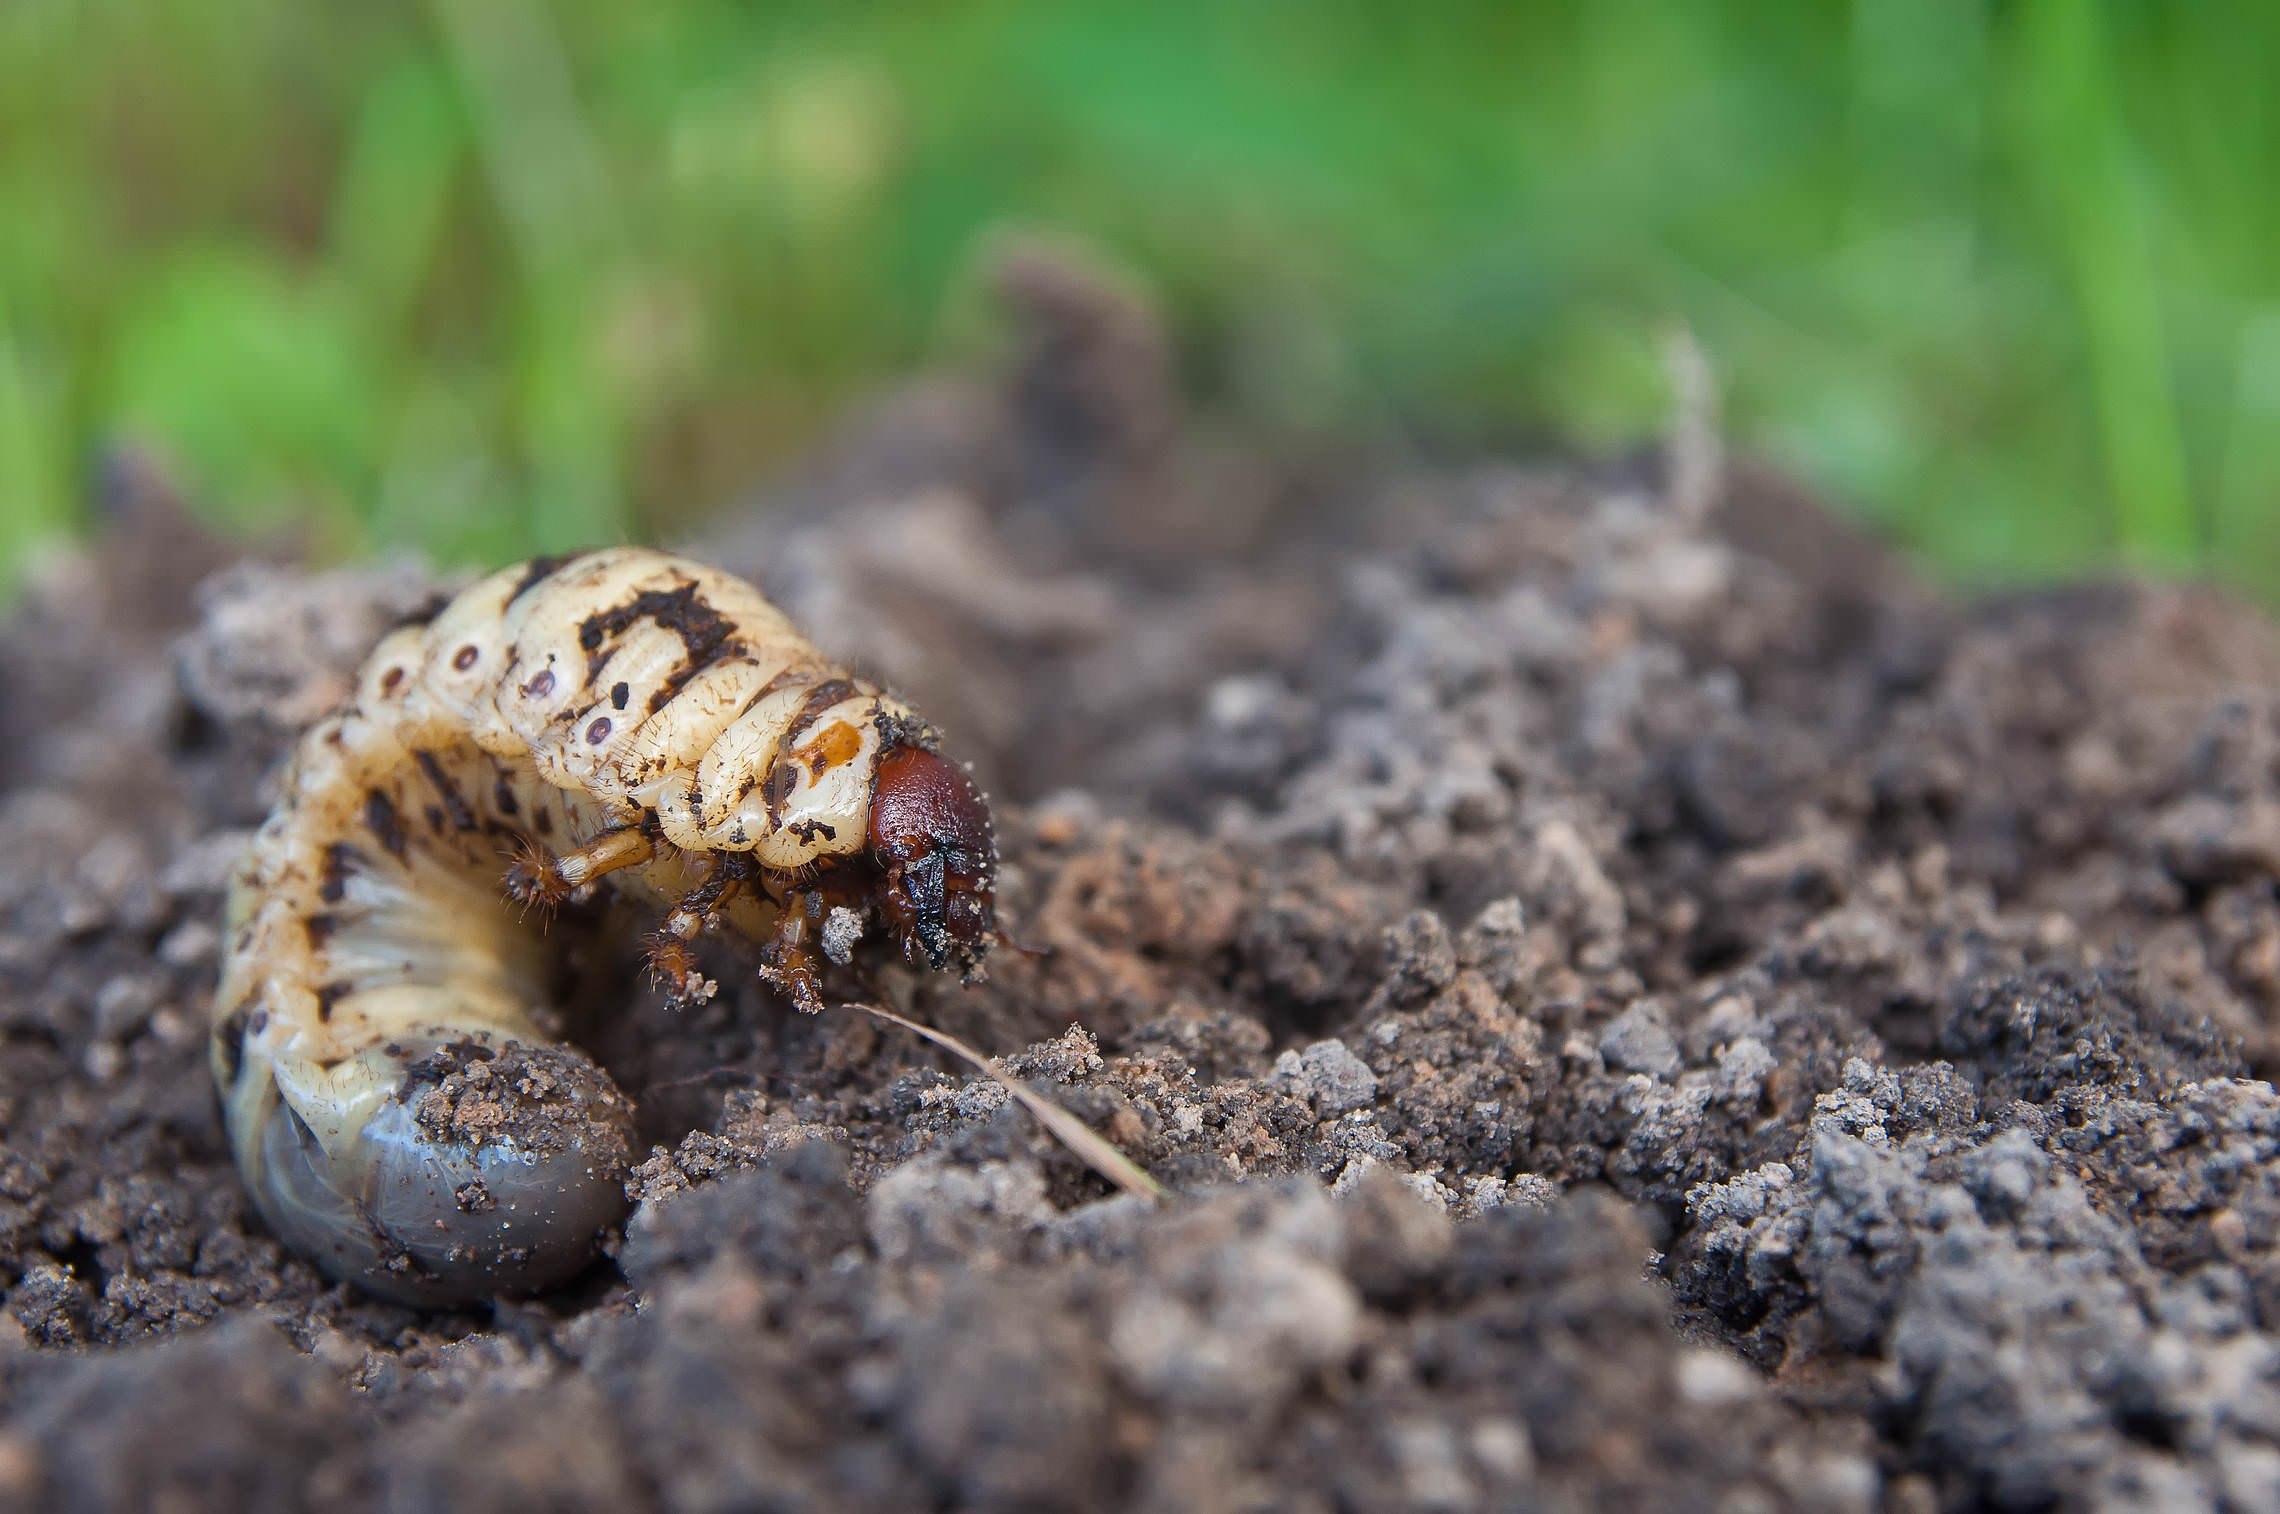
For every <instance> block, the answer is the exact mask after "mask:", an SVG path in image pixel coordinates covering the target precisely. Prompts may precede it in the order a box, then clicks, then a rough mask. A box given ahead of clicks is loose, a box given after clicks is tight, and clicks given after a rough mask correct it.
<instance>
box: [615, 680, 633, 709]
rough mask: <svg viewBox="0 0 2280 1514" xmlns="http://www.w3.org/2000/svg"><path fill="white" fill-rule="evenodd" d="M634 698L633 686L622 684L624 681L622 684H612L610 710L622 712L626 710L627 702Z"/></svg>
mask: <svg viewBox="0 0 2280 1514" xmlns="http://www.w3.org/2000/svg"><path fill="white" fill-rule="evenodd" d="M632 697H633V686H632V685H631V684H628V683H625V682H622V681H621V682H618V683H613V684H611V685H610V708H611V709H613V710H622V709H624V708H625V702H626V701H627V700H628V699H631V698H632Z"/></svg>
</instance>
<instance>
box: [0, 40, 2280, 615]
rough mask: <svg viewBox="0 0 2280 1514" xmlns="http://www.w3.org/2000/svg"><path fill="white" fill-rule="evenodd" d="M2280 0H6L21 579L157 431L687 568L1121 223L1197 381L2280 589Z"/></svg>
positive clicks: (346, 522)
mask: <svg viewBox="0 0 2280 1514" xmlns="http://www.w3.org/2000/svg"><path fill="white" fill-rule="evenodd" d="M2276 57H2280V7H2275V6H2269V5H2262V4H2254V3H2244V4H2238V5H2226V4H2219V3H2206V4H2193V5H2172V4H2164V3H2155V0H2141V3H2119V0H2117V3H2111V4H2099V3H2094V0H2015V3H2002V4H1998V3H1993V0H1852V3H1849V4H1846V3H1834V4H1832V3H1827V0H1792V3H1753V4H1744V3H1739V0H1733V3H1707V0H1706V3H1693V4H1663V3H1654V4H1647V3H1628V0H1613V3H1595V4H1591V5H1588V6H1575V7H1562V8H1559V9H1557V10H1554V9H1551V8H1539V7H1534V6H1527V5H1515V4H1510V3H1479V4H1461V3H1446V4H1439V5H1431V6H1406V5H1392V4H1387V5H1354V4H1339V3H1336V0H1258V3H1242V0H1220V3H1195V4H1180V3H1171V0H1158V3H1153V4H1130V5H1122V4H1078V3H1070V4H1055V3H1048V0H1038V3H1030V4H1015V3H1006V0H996V3H991V0H976V3H963V4H959V3H947V0H945V3H930V4H917V5H907V6H894V7H886V6H860V5H845V4H833V5H825V4H813V5H807V4H775V5H771V4H759V3H753V0H742V3H732V0H687V3H669V0H644V3H640V4H624V3H620V0H551V3H550V0H458V3H454V0H428V3H426V4H420V3H412V0H366V3H360V4H356V5H324V4H311V3H309V0H138V3H133V4H129V3H124V0H116V3H112V0H0V568H5V567H7V566H8V565H10V564H13V563H15V562H17V561H19V560H20V559H21V556H22V554H23V553H24V552H25V551H26V550H27V549H28V548H29V547H30V546H32V545H33V544H35V543H36V542H38V541H40V540H42V539H44V538H47V537H51V536H54V535H57V534H61V533H64V532H68V531H70V530H72V529H74V528H75V527H76V526H77V525H79V524H81V523H83V517H84V516H85V514H86V513H87V510H88V506H87V504H86V492H87V491H86V487H85V479H86V476H87V472H88V466H87V460H88V459H89V458H90V457H91V456H92V455H94V454H95V453H96V452H97V451H98V450H99V449H100V448H101V447H103V446H104V445H106V444H108V443H110V442H112V441H115V440H118V439H122V438H133V439H138V440H142V441H145V442H149V443H152V444H155V445H157V446H159V447H161V448H162V449H164V451H165V452H166V453H168V454H169V455H171V456H172V457H173V458H174V459H175V460H176V462H177V464H178V466H179V469H180V471H181V473H182V474H183V476H184V477H185V478H186V479H187V480H188V481H189V482H190V484H191V485H192V487H193V489H194V492H195V493H196V496H197V497H198V499H199V500H200V501H201V502H202V503H203V504H205V505H206V506H207V507H209V508H210V509H211V510H212V511H213V512H214V513H215V515H216V516H217V517H218V518H220V519H222V520H224V521H226V522H228V523H230V524H232V525H236V526H240V527H276V526H279V525H283V524H294V525H297V526H298V527H299V528H300V529H301V530H302V531H303V532H304V534H306V535H308V536H310V537H311V538H312V539H313V541H314V543H315V544H316V545H317V546H319V547H320V548H321V549H323V550H327V551H333V552H354V551H362V550H369V549H371V548H373V547H375V546H378V545H381V544H386V543H396V542H406V543H413V544H417V545H420V546H422V547H425V548H427V549H429V550H431V551H433V552H436V553H438V554H440V555H442V556H444V557H446V558H451V559H467V560H493V559H503V558H506V557H508V556H511V555H515V554H519V553H522V552H525V551H527V550H530V549H533V548H537V547H545V546H558V545H563V544H567V543H572V542H578V541H588V540H593V539H597V538H610V537H616V536H621V535H631V536H646V535H655V534H657V533H659V532H662V531H666V530H670V529H671V528H672V527H673V526H674V525H675V524H676V523H677V522H680V521H683V520H686V519H688V518H690V517H691V516H693V515H695V514H697V513H701V511H703V510H704V509H706V508H708V507H711V506H715V505H717V504H719V503H720V502H721V501H722V500H724V499H726V498H727V497H729V496H731V495H732V494H734V493H735V491H736V490H737V489H738V487H739V486H740V485H743V484H745V483H748V482H749V481H750V480H751V479H752V478H753V477H754V476H755V475H756V474H757V473H760V472H762V471H764V470H765V469H767V468H768V467H770V466H771V465H773V464H776V463H778V462H780V461H782V460H783V459H784V458H785V457H787V456H788V455H790V454H791V453H792V452H794V451H795V450H796V449H798V448H799V447H800V446H801V445H802V444H803V443H804V442H807V441H809V440H812V439H813V437H814V436H815V434H816V433H817V431H818V430H819V428H821V427H823V426H825V425H826V424H828V422H829V421H830V419H831V417H832V416H833V415H834V413H835V412H837V411H838V410H840V409H841V407H843V406H844V405H845V404H846V403H847V402H848V401H849V400H850V399H851V398H853V397H855V396H857V395H859V394H860V393H862V392H863V391H864V390H865V389H866V388H868V387H869V386H871V385H874V384H876V383H878V382H880V381H881V380H882V379H884V378H887V377H890V376H892V375H894V374H896V373H898V372H900V371H904V370H907V369H908V368H909V367H910V366H912V365H914V364H917V363H921V362H925V361H929V360H938V359H943V358H955V357H959V356H965V355H969V349H971V348H972V347H974V346H975V345H976V344H977V343H981V342H984V341H986V340H987V323H986V321H983V320H981V319H980V318H979V316H978V314H977V312H976V311H975V309H974V306H975V304H976V302H975V301H974V299H973V298H972V285H973V280H972V278H971V270H972V267H973V263H974V258H975V250H976V248H977V246H978V245H980V244H981V242H982V241H983V240H984V239H986V237H987V236H988V235H989V234H990V233H991V232H992V231H993V230H994V229H1000V228H1004V227H1007V226H1027V227H1051V228H1059V229H1064V230H1067V231H1070V232H1073V233H1076V234H1078V235H1079V236H1081V237H1083V238H1085V239H1088V240H1090V241H1091V242H1093V243H1094V244H1095V245H1097V246H1098V247H1100V248H1102V249H1104V250H1106V251H1107V252H1108V253H1109V254H1110V255H1111V256H1112V257H1113V258H1114V259H1116V260H1117V261H1119V262H1121V263H1123V264H1125V265H1127V266H1129V267H1131V268H1132V269H1134V270H1136V271H1137V272H1138V273H1139V274H1140V275H1142V277H1143V278H1144V279H1146V280H1147V281H1149V282H1150V283H1151V284H1152V285H1153V286H1154V288H1155V289H1156V290H1157V291H1158V292H1159V293H1160V294H1161V296H1162V298H1163V302H1164V304H1165V307H1166V309H1167V311H1168V313H1169V315H1170V317H1171V320H1172V323H1173V328H1174V331H1175V333H1176V334H1177V336H1178V338H1179V340H1180V345H1181V353H1182V358H1183V362H1184V363H1185V365H1186V369H1187V377H1188V379H1189V380H1190V382H1191V384H1192V385H1193V387H1194V389H1195V391H1196V392H1197V394H1198V396H1199V398H1200V399H1201V400H1203V401H1204V402H1205V403H1207V404H1212V405H1218V406H1224V407H1228V408H1230V409H1232V410H1233V411H1235V412H1236V413H1238V414H1240V415H1243V416H1246V417H1247V418H1250V419H1252V420H1255V421H1258V422H1261V423H1264V424H1269V425H1272V426H1275V427H1278V428H1281V429H1284V430H1286V431H1288V432H1292V433H1296V434H1299V435H1303V434H1305V433H1306V432H1308V431H1311V430H1322V431H1330V430H1333V429H1335V430H1336V431H1338V432H1339V433H1340V434H1344V435H1351V434H1352V433H1354V432H1355V431H1357V430H1361V431H1364V432H1376V433H1379V434H1382V435H1384V436H1385V437H1386V438H1388V439H1389V440H1392V439H1398V440H1402V441H1417V442H1424V443H1429V444H1433V445H1451V444H1453V445H1462V444H1470V443H1491V444H1497V445H1518V444H1523V443H1526V442H1530V441H1537V440H1542V439H1546V438H1559V439H1562V440H1564V441H1567V442H1571V443H1575V444H1580V445H1581V446H1583V447H1585V448H1590V449H1598V448H1613V447H1619V446H1623V445H1626V444H1629V443H1631V442H1634V441H1636V440H1638V439H1640V438H1642V437H1644V436H1648V435H1651V434H1653V433H1655V432H1656V431H1657V430H1659V429H1660V427H1661V426H1662V424H1663V421H1664V417H1665V415H1666V413H1667V410H1668V405H1669V398H1668V395H1667V393H1666V389H1665V384H1664V381H1663V376H1662V370H1661V366H1660V363H1659V361H1658V357H1657V352H1658V348H1659V344H1660V341H1661V339H1662V338H1663V336H1664V335H1665V334H1666V333H1667V332H1668V331H1669V330H1670V329H1672V327H1673V326H1674V325H1676V324H1679V323H1683V324H1684V325H1686V326H1687V327H1689V328H1690V329H1691V330H1692V331H1693V332H1694V333H1695V335H1696V337H1697V338H1698V339H1699V341H1700V342H1701V344H1702V345H1703V347H1704V348H1705V349H1706V350H1707V351H1708V353H1709V354H1710V356H1711V358H1712V360H1713V362H1714V363H1715V364H1716V366H1717V368H1718V370H1719V372H1720V374H1721V377H1722V379H1723V381H1724V384H1725V388H1726V416H1727V419H1728V421H1729V423H1730V424H1731V427H1732V430H1733V433H1734V435H1735V438H1736V440H1737V443H1738V444H1739V445H1741V446H1744V447H1747V448H1750V449H1753V450H1756V451H1759V452H1761V453H1765V454H1768V455H1771V456H1772V457H1774V458H1776V459H1778V460H1780V461H1782V462H1784V463H1786V464H1788V465H1790V466H1792V467H1794V468H1795V469H1796V470H1797V471H1799V472H1800V473H1802V474H1803V475H1804V476H1805V477H1806V478H1808V479H1810V480H1812V481H1814V482H1815V483H1817V484H1819V485H1820V486H1821V487H1823V488H1824V489H1825V490H1826V491H1827V492H1829V493H1830V494H1832V495H1833V496H1834V497H1836V498H1838V499H1840V500H1842V501H1845V502H1847V503H1849V504H1852V505H1854V506H1856V507H1857V508H1859V509H1860V510H1861V511H1863V512H1865V513H1866V514H1868V515H1869V516H1870V517H1872V518H1873V519H1875V520H1876V521H1878V522H1879V523H1881V524H1882V525H1883V526H1884V527H1885V528H1887V529H1888V530H1889V531H1890V532H1891V533H1892V534H1893V535H1895V536H1896V537H1898V538H1899V539H1901V540H1902V541H1904V542H1906V543H1908V544H1909V545H1911V546H1912V547H1914V548H1915V549H1917V550H1918V551H1920V552H1921V553H1923V554H1924V555H1926V556H1927V557H1928V558H1930V559H1932V560H1934V561H1936V562H1938V563H1940V564H1943V565H1945V566H1946V567H1948V568H1949V569H1951V570H1953V571H1954V572H1956V573H1958V574H1959V575H1963V576H1966V577H1980V578H1984V577H2011V578H2019V577H2035V576H2043V575H2049V574H2054V573H2061V572H2078V571H2083V570H2085V569H2090V568H2095V567H2098V566H2101V565H2105V564H2109V563H2113V562H2116V561H2120V562H2126V563H2129V564H2133V565H2137V566H2144V567H2150V568H2154V569H2157V570H2162V571H2194V572H2210V573H2213V574H2215V575H2217V576H2220V577H2223V578H2226V579H2229V580H2231V581H2234V582H2237V583H2241V584H2244V585H2246V586H2249V587H2251V588H2253V589H2255V590H2257V591H2259V592H2263V593H2266V594H2275V593H2280V258H2276V257H2275V248H2276V246H2280V239H2276V236H2275V233H2276V232H2280V194H2275V193H2274V192H2273V185H2274V184H2276V183H2280V105H2276V104H2275V103H2274V92H2273V89H2272V80H2271V77H2270V74H2269V67H2270V64H2271V60H2273V59H2274V58H2276Z"/></svg>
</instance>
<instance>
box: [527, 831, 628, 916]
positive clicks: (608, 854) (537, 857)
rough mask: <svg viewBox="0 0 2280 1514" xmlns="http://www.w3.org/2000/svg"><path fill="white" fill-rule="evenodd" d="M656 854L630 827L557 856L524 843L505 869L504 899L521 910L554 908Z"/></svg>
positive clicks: (534, 845) (605, 833) (609, 832)
mask: <svg viewBox="0 0 2280 1514" xmlns="http://www.w3.org/2000/svg"><path fill="white" fill-rule="evenodd" d="M656 854H657V848H656V845H655V844H654V843H653V842H651V841H650V839H649V838H648V837H647V836H644V835H643V834H642V833H641V832H639V831H637V830H633V829H630V828H628V829H625V830H615V831H604V832H602V834H600V835H599V836H596V837H595V838H594V839H593V840H591V841H589V842H587V843H586V844H585V845H584V846H581V847H579V848H578V849H577V850H575V851H568V852H562V853H559V854H557V853H552V852H548V851H546V850H545V849H544V848H542V847H540V846H538V845H537V844H536V843H535V842H531V843H526V844H525V845H524V847H523V848H522V850H521V852H520V854H519V855H518V856H517V857H516V858H515V860H514V864H513V865H512V866H510V867H509V868H508V869H507V878H506V889H507V897H508V898H510V899H512V900H514V902H515V903H517V904H519V905H521V906H522V907H523V908H524V909H530V908H532V907H533V906H536V907H537V908H539V909H553V908H554V907H556V906H557V905H559V904H561V903H562V901H563V900H565V899H567V898H569V897H570V896H571V895H572V894H573V893H575V892H577V891H578V890H579V889H581V888H584V887H585V886H586V885H587V884H589V883H591V882H593V881H594V880H595V879H597V878H600V877H603V876H605V875H607V874H609V873H614V872H616V871H617V870H618V869H620V868H625V867H639V866H640V865H641V864H642V863H644V862H647V861H648V860H649V859H650V858H652V857H654V856H655V855H656Z"/></svg>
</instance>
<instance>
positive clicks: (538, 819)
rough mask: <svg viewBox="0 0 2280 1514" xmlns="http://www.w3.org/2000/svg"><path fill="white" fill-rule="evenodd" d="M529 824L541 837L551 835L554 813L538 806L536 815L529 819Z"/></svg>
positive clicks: (552, 832) (543, 806)
mask: <svg viewBox="0 0 2280 1514" xmlns="http://www.w3.org/2000/svg"><path fill="white" fill-rule="evenodd" d="M530 824H531V829H533V830H535V831H537V832H538V833H539V834H540V835H541V836H551V835H553V834H554V811H552V810H550V809H548V808H547V807H546V806H545V805H543V804H542V805H540V806H539V807H538V813H537V814H535V815H533V816H531V817H530Z"/></svg>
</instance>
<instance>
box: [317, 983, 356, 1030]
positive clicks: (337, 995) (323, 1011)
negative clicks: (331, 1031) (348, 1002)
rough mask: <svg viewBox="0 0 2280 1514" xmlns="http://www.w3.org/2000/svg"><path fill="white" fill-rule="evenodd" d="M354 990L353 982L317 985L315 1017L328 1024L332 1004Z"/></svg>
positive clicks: (329, 1022)
mask: <svg viewBox="0 0 2280 1514" xmlns="http://www.w3.org/2000/svg"><path fill="white" fill-rule="evenodd" d="M354 992H356V985H354V984H353V983H322V984H319V985H318V986H317V1019H318V1020H320V1021H321V1022H323V1023H324V1024H327V1025H330V1024H331V1023H332V1017H333V1006H334V1005H335V1004H338V1003H339V1002H340V1001H341V1000H343V999H345V998H347V997H348V996H349V995H350V994H352V993H354Z"/></svg>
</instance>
